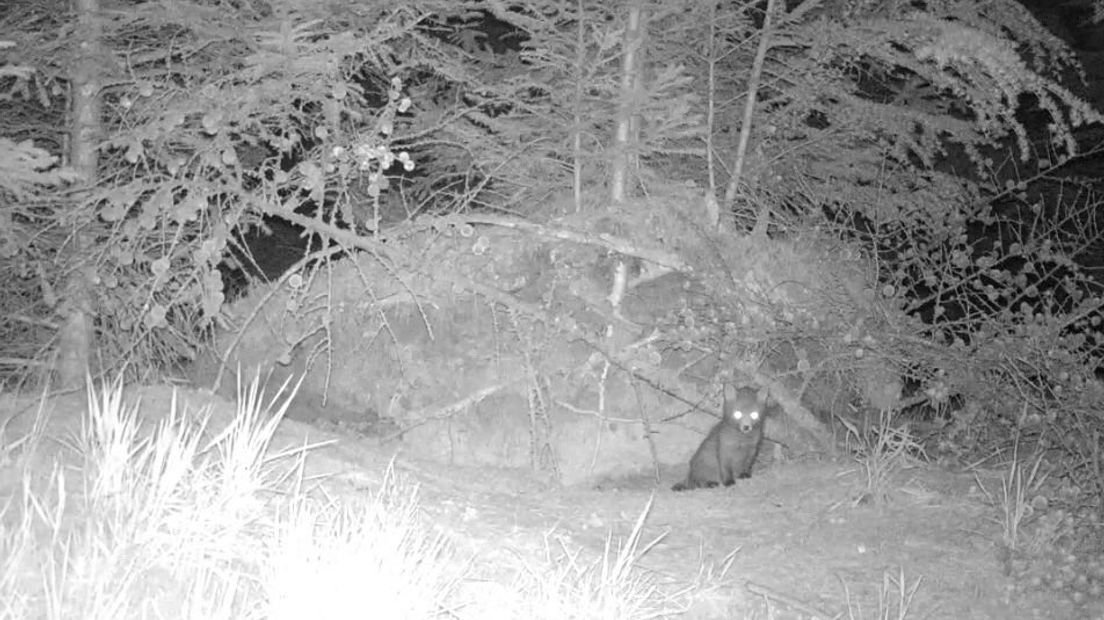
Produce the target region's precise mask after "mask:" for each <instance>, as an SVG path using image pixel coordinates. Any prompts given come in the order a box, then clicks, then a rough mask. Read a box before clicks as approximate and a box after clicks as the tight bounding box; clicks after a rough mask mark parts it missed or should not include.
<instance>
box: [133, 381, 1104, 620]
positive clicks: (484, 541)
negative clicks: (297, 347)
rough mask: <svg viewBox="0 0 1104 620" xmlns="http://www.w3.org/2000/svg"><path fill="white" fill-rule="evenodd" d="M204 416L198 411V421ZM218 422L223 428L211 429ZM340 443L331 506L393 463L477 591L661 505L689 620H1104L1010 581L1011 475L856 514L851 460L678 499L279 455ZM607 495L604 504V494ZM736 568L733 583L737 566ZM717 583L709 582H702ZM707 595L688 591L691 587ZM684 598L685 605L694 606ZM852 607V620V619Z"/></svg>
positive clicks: (603, 539) (308, 437) (316, 469)
mask: <svg viewBox="0 0 1104 620" xmlns="http://www.w3.org/2000/svg"><path fill="white" fill-rule="evenodd" d="M171 392H172V390H171V389H170V388H168V387H156V388H145V389H143V390H142V403H143V406H142V410H143V412H150V411H158V410H167V405H168V402H169V399H170V398H171ZM186 400H189V401H191V402H192V403H195V404H203V403H204V402H207V403H210V404H213V405H214V408H215V410H216V412H217V414H218V415H222V416H226V415H232V413H233V411H234V409H233V405H232V404H231V403H228V402H226V401H224V400H222V399H219V398H217V397H213V396H207V395H203V394H200V393H195V392H193V393H192V394H191V396H190V397H189V398H188V399H186ZM193 406H194V405H193ZM216 419H217V417H216ZM326 440H333V441H334V443H332V444H331V445H328V446H326V447H322V448H318V449H315V450H314V451H313V452H312V453H311V456H310V458H309V459H308V463H307V472H306V473H307V474H308V477H309V479H310V480H314V481H317V482H318V483H319V484H322V485H324V486H325V488H326V492H327V493H329V494H330V495H331V496H332V497H333V498H334V499H335V500H337V501H340V500H341V498H342V497H350V498H351V497H353V496H363V495H364V494H365V493H367V492H371V491H372V490H374V489H375V488H378V486H379V484H380V482H381V481H382V480H383V479H384V477H385V472H386V471H387V469H388V466H389V463H391V462H392V459H394V461H393V462H394V467H395V470H396V472H397V473H398V475H399V476H400V477H402V478H403V479H405V480H407V481H411V482H415V483H417V484H418V485H419V487H420V493H419V496H420V498H421V502H420V503H421V506H422V510H423V511H424V513H425V515H426V517H427V519H428V520H429V521H430V522H431V523H432V524H433V525H434V526H435V527H437V528H439V529H440V530H441V532H443V533H444V534H445V535H446V538H447V540H448V541H449V542H450V544H451V545H452V547H453V548H454V549H455V551H456V552H457V554H458V555H459V556H460V557H468V558H470V559H471V563H470V566H471V577H472V578H473V579H489V580H491V581H493V580H496V579H503V578H507V575H506V572H508V571H505V570H504V567H511V566H513V567H516V566H517V565H518V559H519V558H526V557H532V558H536V557H540V556H542V554H544V553H545V551H546V550H547V549H548V544H549V541H550V540H554V541H555V543H556V545H557V546H559V548H563V549H582V550H583V553H584V554H585V555H586V556H587V557H590V558H598V557H601V554H602V552H603V550H604V548H605V545H606V543H607V538H608V537H609V536H610V534H612V540H613V541H614V543H615V547H616V544H617V543H618V542H619V541H622V540H624V539H625V538H627V537H628V536H629V534H630V532H631V531H632V529H633V525H634V523H635V522H636V521H637V519H638V518H639V516H640V514H641V512H642V511H643V510H644V509H645V507H646V506H647V505H648V503H649V499H650V498H652V497H653V495H654V503H653V505H652V508H651V511H650V513H649V514H648V516H647V519H646V522H645V525H644V529H643V536H642V541H643V542H644V543H648V542H651V541H652V540H653V539H655V538H656V537H660V536H662V539H661V540H659V542H658V543H656V544H655V545H654V546H652V547H651V548H650V549H649V550H648V551H647V553H645V554H644V555H643V557H642V558H640V560H639V561H638V562H637V563H636V566H637V567H638V568H639V569H641V570H643V571H646V572H647V573H649V575H650V576H651V577H652V578H654V580H655V581H656V583H657V584H658V586H659V588H660V589H661V590H664V591H667V592H671V593H675V592H679V591H682V592H683V593H684V594H683V595H681V596H680V597H676V598H679V600H683V601H685V605H684V607H685V612H684V613H682V614H680V615H678V616H674V617H683V618H764V619H765V618H775V619H779V620H783V619H791V618H792V619H799V618H801V619H804V618H814V617H823V618H837V617H838V618H863V619H868V618H909V619H912V618H951V619H956V618H957V619H972V618H1010V619H1019V618H1056V619H1067V618H1068V619H1080V618H1085V619H1094V620H1095V619H1097V618H1104V606H1102V605H1101V604H1100V601H1099V600H1096V601H1090V602H1088V603H1083V604H1080V605H1075V604H1074V603H1073V602H1072V600H1071V599H1070V598H1069V597H1067V596H1064V595H1062V594H1061V593H1056V592H1053V591H1050V590H1045V589H1042V588H1036V589H1024V588H1017V587H1016V585H1015V582H1014V581H1013V579H1011V578H1009V577H1007V576H1005V575H1004V574H1003V570H1002V568H1003V567H1002V564H1001V562H1000V560H999V553H998V548H997V542H998V541H999V540H1000V528H999V524H998V523H997V521H996V518H997V517H998V512H997V509H996V508H995V507H993V506H991V505H989V503H988V502H987V500H986V497H985V495H984V494H983V493H982V491H981V490H980V488H979V487H978V485H977V482H976V480H977V478H978V477H980V478H981V479H982V480H983V483H984V484H986V486H987V488H990V489H997V488H999V481H998V476H999V474H1000V472H989V473H986V472H976V473H978V474H979V476H978V477H975V472H951V471H947V470H945V469H940V468H938V467H935V466H929V465H921V466H916V467H914V468H911V469H905V470H902V471H901V472H899V473H898V477H897V479H896V480H895V483H894V485H893V488H892V489H891V494H890V498H889V501H887V502H886V503H884V504H881V505H873V504H871V503H869V502H862V501H859V499H858V498H859V497H860V496H861V491H862V489H863V488H864V479H863V477H862V470H861V469H860V468H859V467H858V465H857V464H856V463H854V462H853V461H851V460H849V459H845V458H840V459H838V460H835V461H833V460H828V459H823V460H803V461H789V462H774V463H766V464H765V465H764V466H763V467H762V468H760V469H759V470H758V471H756V472H755V474H754V475H753V477H752V478H751V479H749V480H741V481H738V482H737V484H736V485H734V486H732V487H730V488H721V489H709V490H696V491H690V492H683V493H676V492H673V491H670V490H669V489H670V486H671V484H673V483H674V482H676V481H677V480H678V479H679V478H680V477H681V476H683V475H685V470H682V469H679V470H675V469H672V470H670V471H663V472H661V476H660V477H661V480H660V481H659V483H658V484H657V483H656V481H655V480H654V475H642V476H640V477H638V478H630V479H622V480H616V481H607V482H604V483H602V484H600V485H587V486H582V485H580V486H576V487H573V488H557V487H555V486H552V485H549V484H547V483H541V482H538V481H536V480H535V479H534V477H533V476H530V475H528V473H527V472H525V471H518V470H502V469H492V468H487V467H456V466H449V465H446V464H440V463H432V462H427V461H424V460H414V459H411V458H407V457H404V456H403V450H402V445H401V444H390V445H387V446H383V445H381V444H379V443H378V442H376V441H373V440H371V439H365V438H354V437H348V436H342V435H340V434H335V433H333V432H329V431H325V430H321V429H319V428H317V427H315V426H311V425H308V424H304V423H301V422H296V421H292V420H286V421H285V422H284V423H283V424H282V425H281V428H280V429H279V431H278V434H277V437H276V440H275V442H274V447H275V448H276V449H279V447H280V446H302V445H304V443H305V442H306V443H315V442H319V441H326ZM596 487H597V488H596ZM730 554H733V556H732V557H733V560H732V562H731V566H730V568H729V569H728V570H727V572H724V573H723V577H719V576H718V575H721V573H722V570H721V569H722V565H723V564H724V563H725V559H726V557H728V556H729V555H730ZM710 571H712V574H713V575H714V577H713V578H712V579H703V578H702V575H703V573H708V572H710ZM902 571H903V575H904V577H905V580H906V582H907V583H908V584H910V585H911V584H915V583H916V581H917V580H921V581H920V584H919V587H918V589H917V592H916V595H915V597H914V600H913V603H912V606H911V608H910V610H909V613H908V614H907V615H897V614H896V613H893V614H889V615H884V616H883V615H880V614H879V612H878V595H879V590H880V589H881V587H882V585H883V580H884V579H886V578H887V577H894V578H897V577H899V576H900V575H901V574H902ZM703 582H704V583H707V584H709V585H710V587H708V588H704V589H702V588H696V589H690V590H688V588H691V587H692V586H693V585H694V584H695V583H699V584H700V583H703ZM686 592H689V594H685V593H686ZM848 597H850V601H851V604H850V612H849V611H848V610H849V606H848Z"/></svg>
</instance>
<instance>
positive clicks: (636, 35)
mask: <svg viewBox="0 0 1104 620" xmlns="http://www.w3.org/2000/svg"><path fill="white" fill-rule="evenodd" d="M642 5H643V2H642V1H641V0H634V2H632V4H631V5H630V6H629V16H628V23H627V24H626V26H625V51H624V55H623V56H622V57H621V111H620V113H619V114H618V118H617V135H616V136H615V137H614V153H615V155H614V159H613V169H612V171H611V174H610V201H611V202H613V203H615V204H616V203H618V202H621V201H622V200H624V199H625V192H626V186H627V185H628V177H629V169H630V168H631V167H632V163H633V161H634V153H635V149H634V148H633V147H634V146H635V145H634V143H633V127H634V125H635V123H634V122H633V116H634V115H635V114H636V94H637V88H638V75H639V74H640V58H639V54H640V52H641V47H642V44H643V41H644V30H643V28H642V23H643V19H642V15H643V13H644V9H643V8H642Z"/></svg>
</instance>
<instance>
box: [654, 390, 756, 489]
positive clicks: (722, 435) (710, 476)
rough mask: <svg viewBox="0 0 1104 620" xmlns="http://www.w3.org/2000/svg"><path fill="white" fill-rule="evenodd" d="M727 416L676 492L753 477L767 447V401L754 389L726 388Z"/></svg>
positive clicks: (708, 437)
mask: <svg viewBox="0 0 1104 620" xmlns="http://www.w3.org/2000/svg"><path fill="white" fill-rule="evenodd" d="M723 413H724V417H723V418H722V419H721V421H720V422H718V423H717V424H716V425H714V426H713V428H712V429H711V430H710V431H709V434H708V435H706V436H705V439H703V440H702V442H701V445H700V446H698V450H697V452H695V453H694V456H693V457H692V458H691V459H690V473H689V474H688V475H687V476H686V480H683V481H682V482H679V483H678V484H676V485H675V486H673V487H671V490H672V491H689V490H691V489H707V488H712V487H716V486H718V485H722V484H723V485H724V486H726V487H727V486H731V485H732V484H734V483H735V482H736V480H737V479H743V478H750V477H751V468H752V466H753V465H754V464H755V457H757V456H758V455H759V447H760V446H761V445H762V444H763V418H764V416H765V415H766V414H767V402H766V398H764V397H762V396H760V395H759V392H758V390H756V389H755V388H750V387H742V388H736V387H734V386H731V385H726V386H725V388H724V407H723Z"/></svg>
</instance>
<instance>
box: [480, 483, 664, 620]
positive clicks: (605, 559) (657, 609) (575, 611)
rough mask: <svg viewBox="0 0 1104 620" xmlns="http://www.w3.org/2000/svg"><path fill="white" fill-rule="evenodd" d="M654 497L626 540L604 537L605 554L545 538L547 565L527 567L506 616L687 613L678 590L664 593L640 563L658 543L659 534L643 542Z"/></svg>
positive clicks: (624, 619)
mask: <svg viewBox="0 0 1104 620" xmlns="http://www.w3.org/2000/svg"><path fill="white" fill-rule="evenodd" d="M654 500H655V497H654V496H653V497H652V498H650V499H649V500H648V503H647V504H646V505H645V506H644V509H643V510H642V511H641V513H640V515H639V517H638V518H637V520H636V523H635V525H634V526H633V529H632V532H631V533H630V534H629V536H628V538H627V539H625V540H624V541H619V542H618V543H616V544H614V541H613V535H612V533H609V534H607V535H606V542H605V547H604V550H603V553H602V556H601V557H600V558H598V559H597V560H595V561H592V562H586V561H584V560H583V559H582V552H581V550H579V549H568V548H567V547H566V545H564V543H563V541H558V546H559V548H558V550H556V549H555V547H554V546H553V544H552V543H551V542H550V541H549V539H548V536H546V538H545V553H546V563H547V567H541V568H540V569H535V570H534V569H530V570H528V571H527V575H526V577H527V578H526V579H525V581H526V583H523V584H520V585H518V586H517V588H516V590H517V592H518V593H519V595H518V596H515V597H513V601H514V608H513V609H511V610H509V612H508V613H504V614H503V615H501V616H495V617H503V618H507V617H508V618H534V619H538V620H544V619H547V620H558V619H560V618H578V619H580V620H589V619H593V620H645V619H648V618H661V617H666V616H670V615H672V614H675V613H681V612H682V611H684V609H683V606H681V605H679V604H678V603H677V601H676V599H677V598H678V597H679V595H678V594H673V595H672V594H666V593H664V592H662V591H661V590H660V589H659V588H658V586H657V584H656V582H655V580H654V579H653V577H652V576H651V575H650V574H649V573H647V572H645V571H643V570H642V569H641V568H640V567H639V566H638V564H639V561H640V559H641V558H642V557H643V556H644V555H645V554H647V553H648V551H649V550H650V549H651V548H652V547H654V546H655V545H656V544H658V543H659V542H660V541H661V540H663V538H664V537H665V536H666V534H665V533H664V534H661V535H659V536H657V537H656V538H655V539H653V540H652V541H651V542H649V543H647V544H641V536H642V532H643V529H644V522H645V520H646V519H647V516H648V514H649V513H650V512H651V509H652V505H653V502H654Z"/></svg>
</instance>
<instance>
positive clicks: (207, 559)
mask: <svg viewBox="0 0 1104 620" xmlns="http://www.w3.org/2000/svg"><path fill="white" fill-rule="evenodd" d="M89 384H90V386H91V382H89ZM288 385H289V384H288V383H285V384H284V385H283V386H281V388H280V389H279V391H278V392H277V394H276V395H275V396H274V397H273V398H272V399H269V400H266V399H265V398H264V395H263V390H262V389H261V388H260V385H259V381H258V380H257V379H254V380H253V382H252V383H250V384H249V385H244V386H243V385H242V384H241V383H239V385H238V399H237V403H238V408H237V412H236V415H235V417H234V419H233V420H232V421H231V422H230V424H229V425H227V426H226V427H225V428H223V429H221V430H217V431H215V430H213V429H212V428H211V426H212V422H211V412H210V410H208V409H204V410H201V411H199V412H198V413H196V414H195V415H189V414H187V413H186V412H184V411H183V409H182V408H181V407H180V406H179V403H178V401H177V398H176V396H175V394H174V397H173V399H172V402H171V405H170V408H169V409H170V410H169V411H168V412H167V414H166V415H165V416H164V418H163V419H162V421H161V422H159V423H157V424H154V425H152V427H151V425H149V424H143V423H142V422H141V420H140V417H139V415H138V409H139V404H138V403H134V404H130V405H128V404H126V403H125V402H124V398H123V385H122V383H121V382H120V381H116V382H114V383H112V384H110V385H106V386H103V387H101V388H99V389H96V388H94V387H90V389H89V392H88V399H87V401H88V409H87V413H86V416H85V417H84V419H83V420H82V425H81V428H80V430H79V432H78V433H77V434H76V437H75V438H74V439H73V440H71V441H69V442H67V443H66V444H65V445H67V446H68V447H69V448H70V451H69V452H62V453H57V454H55V455H54V458H55V459H56V460H55V463H54V465H53V469H52V470H51V471H50V474H49V475H43V474H41V473H35V471H34V468H33V467H32V466H31V465H30V463H31V462H32V459H30V458H27V459H24V458H23V456H24V455H25V453H27V452H28V451H29V450H33V449H35V448H36V446H39V445H40V444H41V443H42V441H41V440H42V429H43V428H44V427H45V424H44V422H42V421H36V422H35V425H34V427H33V428H32V429H31V431H30V432H28V433H26V434H25V435H24V436H22V437H18V438H12V437H9V436H8V435H7V434H5V435H3V436H0V454H3V455H5V457H6V461H5V463H4V464H2V465H3V466H4V467H5V469H7V470H9V471H4V472H3V473H4V474H5V476H0V480H3V479H7V478H12V479H14V480H16V481H17V482H18V484H15V485H14V486H13V487H12V488H11V489H9V490H11V491H12V493H11V495H10V497H8V498H7V500H6V501H5V502H4V503H3V504H0V618H3V619H4V620H24V619H29V618H36V619H38V618H46V619H48V620H55V619H56V620H62V619H69V618H81V619H82V620H83V619H88V620H98V619H101V618H102V619H104V620H108V619H110V620H121V619H123V620H125V619H129V618H151V617H153V618H196V619H205V620H209V619H215V620H218V619H223V618H225V619H227V620H229V619H235V620H237V619H243V618H244V619H251V618H257V619H260V618H270V619H272V618H292V617H295V618H302V617H304V616H307V615H315V616H319V617H326V618H343V617H353V616H357V617H364V616H366V615H368V616H371V617H378V618H404V619H405V618H411V619H417V618H431V617H438V616H440V615H442V614H443V613H444V611H443V610H444V609H445V603H444V602H443V600H444V599H445V598H446V596H447V594H448V592H449V587H450V584H451V581H450V579H452V577H451V576H449V577H448V578H447V579H446V578H445V577H446V574H445V573H446V571H445V569H444V568H443V566H446V564H445V563H444V562H442V560H443V559H444V555H445V554H444V549H445V545H444V542H443V540H442V539H441V538H440V537H439V536H436V535H432V534H427V533H425V532H426V528H424V527H423V526H422V525H421V524H420V523H418V522H417V521H416V519H415V514H416V512H417V503H416V499H415V493H414V491H413V490H411V489H410V488H409V487H407V486H405V485H400V484H398V483H397V482H396V481H395V480H394V476H393V475H392V473H391V472H388V473H387V475H386V482H385V484H384V486H383V488H382V489H381V491H380V492H379V493H378V494H376V495H375V496H372V497H367V498H365V499H364V501H362V502H351V503H346V504H344V505H340V506H338V505H337V504H336V503H335V502H333V501H329V502H319V501H317V500H314V499H312V498H310V497H309V496H308V495H307V494H306V493H304V492H303V491H302V489H301V485H300V486H295V488H292V489H290V490H288V489H287V488H286V487H287V485H286V484H284V483H283V481H285V480H286V479H287V478H288V476H289V472H293V471H294V470H295V469H296V468H298V470H299V471H300V473H301V471H302V466H303V463H304V458H305V451H306V450H307V449H309V448H310V447H311V446H307V447H304V448H298V449H293V450H287V451H284V452H281V453H276V454H272V453H271V452H272V450H271V442H272V439H273V436H274V434H275V432H276V427H277V425H278V424H279V422H280V421H281V420H282V418H283V415H284V413H285V412H286V409H287V404H288V402H289V401H290V400H291V398H292V397H293V396H294V394H295V391H296V389H297V386H295V387H292V388H291V389H288ZM40 405H41V406H40V415H39V418H42V419H44V417H45V415H44V414H42V413H41V412H43V411H45V410H46V407H45V401H44V399H43V401H42V402H41V403H40ZM17 451H18V452H19V455H20V459H13V458H12V456H13V455H15V454H16V452H17ZM289 457H295V458H294V459H291V460H293V461H294V463H293V464H292V466H291V467H290V469H289V468H287V467H281V466H280V465H279V464H280V463H281V462H284V461H286V460H288V459H289ZM36 466H37V465H36ZM39 467H40V466H39ZM8 474H10V475H8ZM323 606H324V609H323ZM341 610H343V611H341ZM339 611H340V613H339ZM308 612H309V613H308ZM323 612H324V613H323Z"/></svg>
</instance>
